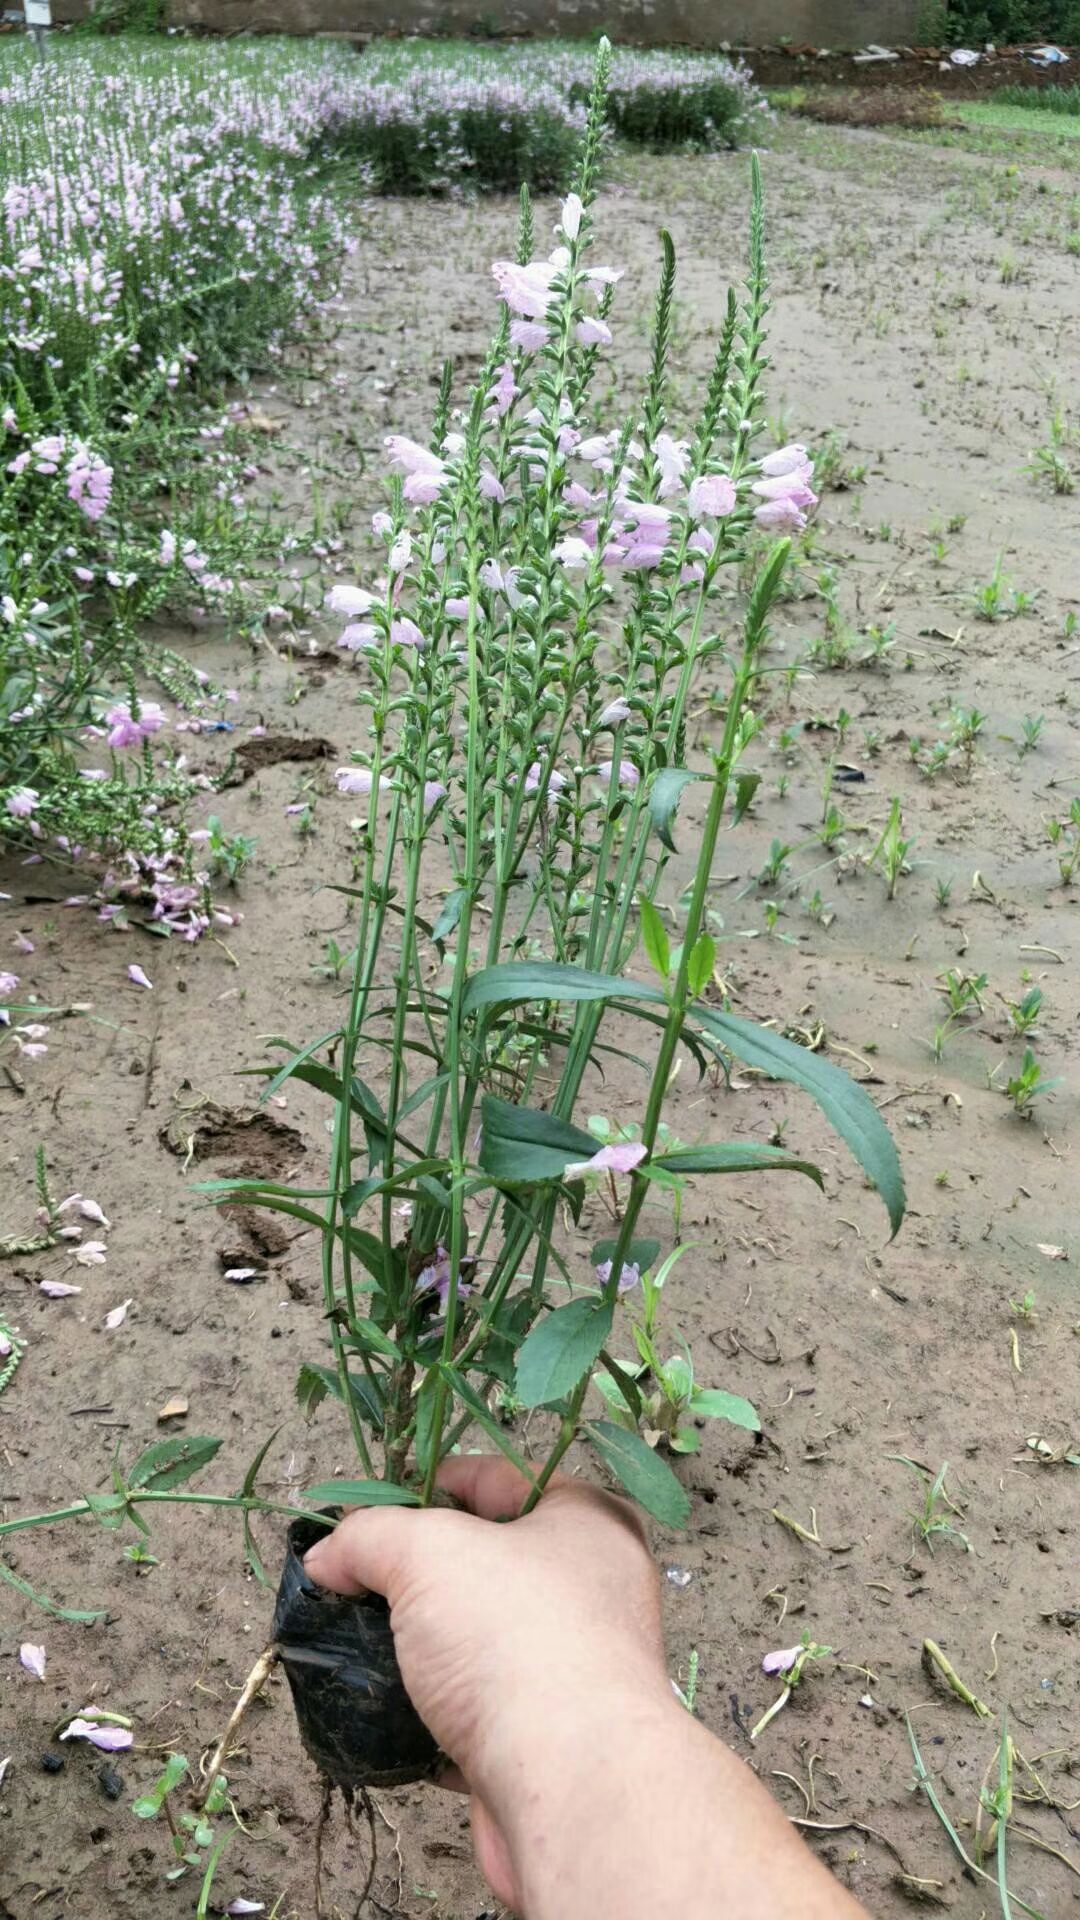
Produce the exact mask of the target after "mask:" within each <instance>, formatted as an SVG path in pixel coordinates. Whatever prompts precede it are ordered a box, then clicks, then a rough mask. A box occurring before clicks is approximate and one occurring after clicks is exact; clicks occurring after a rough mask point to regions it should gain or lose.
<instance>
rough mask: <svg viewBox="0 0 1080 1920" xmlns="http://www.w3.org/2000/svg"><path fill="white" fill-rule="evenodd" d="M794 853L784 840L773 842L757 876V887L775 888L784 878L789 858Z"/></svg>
mask: <svg viewBox="0 0 1080 1920" xmlns="http://www.w3.org/2000/svg"><path fill="white" fill-rule="evenodd" d="M794 851H795V849H794V848H793V847H791V846H789V845H788V843H787V841H786V840H774V841H773V843H772V846H771V847H770V848H769V857H768V859H767V860H766V862H765V865H764V866H763V867H762V869H761V872H760V873H759V874H758V886H759V887H775V886H777V885H778V883H779V882H780V881H781V880H782V879H783V877H784V874H785V872H786V870H787V865H788V860H789V857H790V855H791V854H792V853H793V852H794Z"/></svg>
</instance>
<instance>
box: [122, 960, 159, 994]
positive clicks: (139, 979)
mask: <svg viewBox="0 0 1080 1920" xmlns="http://www.w3.org/2000/svg"><path fill="white" fill-rule="evenodd" d="M127 972H128V979H129V980H130V981H131V982H132V984H133V985H134V986H136V987H148V988H149V989H150V991H151V993H152V992H153V990H154V983H153V981H152V980H148V979H147V977H146V975H145V973H144V972H143V970H142V968H141V967H137V966H136V965H135V964H134V962H132V964H131V966H130V967H129V968H128V970H127Z"/></svg>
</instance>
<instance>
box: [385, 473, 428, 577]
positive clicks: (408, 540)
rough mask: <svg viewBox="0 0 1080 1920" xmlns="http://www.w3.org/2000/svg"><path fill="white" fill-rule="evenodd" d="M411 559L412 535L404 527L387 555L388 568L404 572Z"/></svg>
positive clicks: (424, 502) (425, 503) (422, 503)
mask: <svg viewBox="0 0 1080 1920" xmlns="http://www.w3.org/2000/svg"><path fill="white" fill-rule="evenodd" d="M405 484H406V486H407V485H408V481H406V483H405ZM407 497H411V496H407ZM419 504H420V505H422V506H426V505H428V502H427V501H421V502H420V503H419ZM411 559H412V535H411V534H410V533H409V532H408V530H407V529H406V528H402V530H401V532H400V533H399V534H398V537H397V539H396V540H395V541H394V544H393V546H392V547H391V549H390V552H389V555H388V557H387V561H386V565H387V569H388V571H389V572H390V573H392V574H399V573H404V571H405V569H406V567H407V566H408V564H409V561H410V560H411Z"/></svg>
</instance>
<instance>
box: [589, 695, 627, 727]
mask: <svg viewBox="0 0 1080 1920" xmlns="http://www.w3.org/2000/svg"><path fill="white" fill-rule="evenodd" d="M629 718H630V708H629V706H628V705H627V703H626V701H625V700H624V699H623V698H622V697H621V695H620V697H619V699H617V700H613V701H612V702H611V704H610V706H606V707H605V708H604V711H603V713H602V714H601V715H600V718H599V720H598V721H597V723H596V724H597V726H598V727H618V726H621V725H622V723H623V721H624V720H629Z"/></svg>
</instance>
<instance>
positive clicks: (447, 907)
mask: <svg viewBox="0 0 1080 1920" xmlns="http://www.w3.org/2000/svg"><path fill="white" fill-rule="evenodd" d="M466 898H467V894H466V889H465V888H464V887H455V888H454V891H453V893H448V894H447V896H446V900H445V901H444V903H443V910H442V912H441V913H440V915H439V917H438V919H437V920H436V922H435V925H434V926H433V927H432V929H431V938H432V941H433V942H434V944H435V946H437V947H442V946H444V945H445V943H446V942H447V940H449V938H450V935H451V934H452V933H453V931H454V929H455V927H456V926H457V924H458V921H459V920H460V919H461V910H462V908H463V906H464V905H465V901H466Z"/></svg>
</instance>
